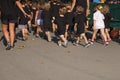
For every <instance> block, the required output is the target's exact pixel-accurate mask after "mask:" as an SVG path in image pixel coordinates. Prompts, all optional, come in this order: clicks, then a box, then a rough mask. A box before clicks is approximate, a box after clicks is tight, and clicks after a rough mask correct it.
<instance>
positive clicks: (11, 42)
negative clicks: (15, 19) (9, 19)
mask: <svg viewBox="0 0 120 80" xmlns="http://www.w3.org/2000/svg"><path fill="white" fill-rule="evenodd" d="M14 29H15V23H9V32H10V45H11V46H13V45H14V40H15V30H14Z"/></svg>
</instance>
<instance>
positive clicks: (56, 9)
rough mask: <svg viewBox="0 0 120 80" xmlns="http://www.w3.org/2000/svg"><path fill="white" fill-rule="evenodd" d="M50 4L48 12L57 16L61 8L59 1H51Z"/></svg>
mask: <svg viewBox="0 0 120 80" xmlns="http://www.w3.org/2000/svg"><path fill="white" fill-rule="evenodd" d="M50 5H51V8H50V12H51V13H52V17H56V16H58V15H59V9H60V8H61V5H60V3H56V2H51V3H50Z"/></svg>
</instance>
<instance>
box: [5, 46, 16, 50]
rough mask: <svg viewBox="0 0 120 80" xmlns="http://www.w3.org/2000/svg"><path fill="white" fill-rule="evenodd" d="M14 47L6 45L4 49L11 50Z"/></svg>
mask: <svg viewBox="0 0 120 80" xmlns="http://www.w3.org/2000/svg"><path fill="white" fill-rule="evenodd" d="M13 49H14V46H7V47H6V50H13Z"/></svg>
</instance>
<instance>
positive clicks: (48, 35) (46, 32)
mask: <svg viewBox="0 0 120 80" xmlns="http://www.w3.org/2000/svg"><path fill="white" fill-rule="evenodd" d="M45 34H46V35H47V37H48V41H49V42H50V41H51V35H50V31H45Z"/></svg>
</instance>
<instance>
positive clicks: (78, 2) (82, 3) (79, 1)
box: [74, 0, 87, 11]
mask: <svg viewBox="0 0 120 80" xmlns="http://www.w3.org/2000/svg"><path fill="white" fill-rule="evenodd" d="M77 6H82V7H83V8H84V9H85V10H84V11H86V9H87V0H76V3H75V7H74V11H76V7H77Z"/></svg>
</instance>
